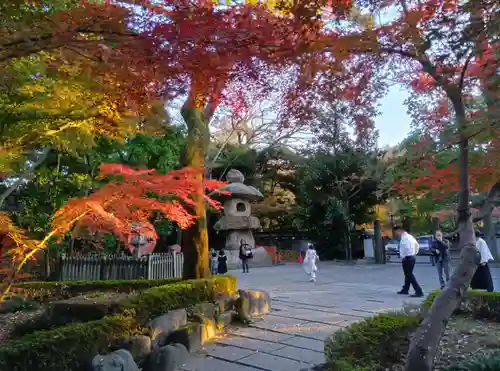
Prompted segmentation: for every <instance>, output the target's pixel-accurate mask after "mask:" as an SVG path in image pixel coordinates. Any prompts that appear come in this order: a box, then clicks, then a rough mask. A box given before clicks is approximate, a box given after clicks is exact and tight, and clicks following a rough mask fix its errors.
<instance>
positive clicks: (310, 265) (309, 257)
mask: <svg viewBox="0 0 500 371" xmlns="http://www.w3.org/2000/svg"><path fill="white" fill-rule="evenodd" d="M316 261H319V257H318V254H317V253H316V250H315V249H314V245H313V244H312V243H310V244H309V245H308V249H307V251H306V256H305V258H304V262H303V263H302V264H303V266H304V270H305V271H306V274H307V275H308V276H309V277H311V279H310V281H311V282H316V272H317V271H318V267H316Z"/></svg>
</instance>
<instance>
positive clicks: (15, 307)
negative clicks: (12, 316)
mask: <svg viewBox="0 0 500 371" xmlns="http://www.w3.org/2000/svg"><path fill="white" fill-rule="evenodd" d="M38 308H40V305H39V304H38V303H37V302H36V301H33V300H28V299H26V298H24V297H22V296H19V295H15V296H12V297H10V298H9V299H7V300H5V301H4V302H2V303H0V314H3V313H15V312H19V311H22V310H36V309H38Z"/></svg>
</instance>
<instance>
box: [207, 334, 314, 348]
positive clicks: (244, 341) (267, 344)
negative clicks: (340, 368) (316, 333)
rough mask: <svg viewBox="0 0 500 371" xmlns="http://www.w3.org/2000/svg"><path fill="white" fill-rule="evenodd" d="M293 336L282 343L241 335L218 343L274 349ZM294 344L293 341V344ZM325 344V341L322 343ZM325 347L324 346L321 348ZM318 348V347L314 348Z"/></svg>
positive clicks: (290, 339)
mask: <svg viewBox="0 0 500 371" xmlns="http://www.w3.org/2000/svg"><path fill="white" fill-rule="evenodd" d="M292 340H293V337H291V336H288V337H285V338H283V339H282V340H280V343H276V342H272V341H266V340H262V339H252V338H249V337H240V336H231V337H230V338H227V339H221V340H217V342H216V344H226V345H232V346H237V347H242V348H246V349H250V350H254V351H273V350H276V349H279V348H283V347H285V346H286V344H291V343H289V341H292ZM291 345H293V343H292V344H291ZM321 346H323V343H322V344H321ZM321 349H323V348H321ZM313 350H317V349H313Z"/></svg>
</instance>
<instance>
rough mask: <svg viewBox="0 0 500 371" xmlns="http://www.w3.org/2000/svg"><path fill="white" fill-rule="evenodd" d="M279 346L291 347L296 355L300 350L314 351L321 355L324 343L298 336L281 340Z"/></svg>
mask: <svg viewBox="0 0 500 371" xmlns="http://www.w3.org/2000/svg"><path fill="white" fill-rule="evenodd" d="M281 344H288V345H292V346H293V347H294V348H295V351H296V352H297V353H300V352H301V351H302V349H308V350H315V351H316V352H321V353H323V349H324V348H325V342H324V341H320V340H315V339H308V338H304V337H300V336H294V337H292V338H289V339H285V340H282V341H281ZM299 349H300V350H299Z"/></svg>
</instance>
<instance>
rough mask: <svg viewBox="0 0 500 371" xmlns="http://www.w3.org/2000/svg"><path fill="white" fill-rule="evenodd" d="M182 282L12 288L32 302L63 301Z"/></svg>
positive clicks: (67, 283)
mask: <svg viewBox="0 0 500 371" xmlns="http://www.w3.org/2000/svg"><path fill="white" fill-rule="evenodd" d="M178 282H182V280H181V279H180V278H167V279H161V280H121V281H113V280H110V281H63V282H20V283H18V284H16V285H14V287H13V288H12V291H13V292H18V293H22V294H23V296H25V297H27V298H30V299H32V300H37V301H44V300H61V299H68V298H71V297H74V296H78V295H81V294H85V293H87V292H93V291H101V292H109V291H113V292H123V293H131V292H134V291H140V290H145V289H149V288H151V287H157V286H164V285H169V284H172V283H178Z"/></svg>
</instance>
